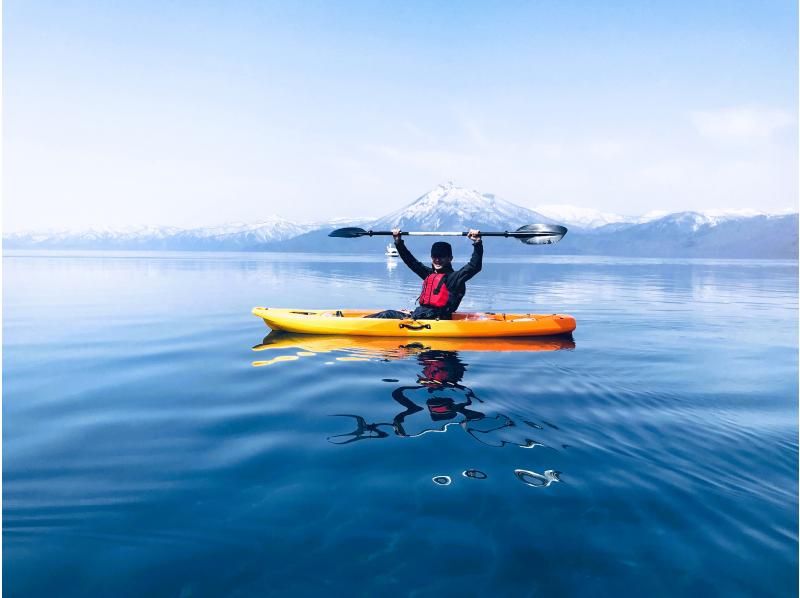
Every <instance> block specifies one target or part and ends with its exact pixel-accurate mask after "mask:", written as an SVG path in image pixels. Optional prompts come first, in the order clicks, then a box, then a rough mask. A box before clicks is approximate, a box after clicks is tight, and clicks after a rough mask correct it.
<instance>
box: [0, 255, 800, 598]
mask: <svg viewBox="0 0 800 598" xmlns="http://www.w3.org/2000/svg"><path fill="white" fill-rule="evenodd" d="M503 242H504V241H503ZM501 243H502V242H497V243H489V242H487V256H491V255H492V252H493V251H499V248H501V247H502V244H501ZM531 255H532V257H531V258H530V259H529V260H527V261H521V260H519V259H514V260H491V259H487V263H486V264H485V266H484V271H483V272H482V273H481V274H479V275H478V277H476V278H475V279H473V281H472V282H471V283H470V285H469V292H468V295H467V298H466V299H465V300H464V303H463V305H462V309H465V310H467V309H476V310H481V311H503V310H507V311H515V310H517V311H533V312H541V313H552V312H563V313H570V314H572V315H574V316H575V317H576V318H577V320H578V329H577V330H576V332H575V334H574V338H573V339H572V341H568V340H567V341H561V342H540V343H535V342H532V343H527V344H523V345H521V346H517V347H512V348H511V349H509V350H497V351H490V350H482V347H481V346H475V345H474V344H473V345H467V346H452V345H448V346H445V347H437V346H435V345H434V344H433V343H432V344H431V345H430V346H424V345H423V346H413V345H412V346H404V347H401V345H402V344H403V343H402V342H397V343H391V342H389V343H388V344H387V343H384V344H382V345H381V344H379V345H377V346H364V345H363V344H361V345H359V344H355V345H353V346H348V345H346V344H342V343H341V342H339V343H338V344H337V342H336V341H330V342H329V343H328V344H327V345H325V344H320V343H319V342H318V343H317V344H316V345H314V344H313V343H310V344H309V343H306V344H305V345H303V346H295V347H292V346H287V345H284V344H282V343H284V342H288V341H286V339H283V341H282V340H281V339H277V341H275V339H274V338H273V337H270V338H269V339H267V343H269V344H267V345H266V346H265V345H264V344H263V343H264V337H265V335H266V334H267V333H268V332H269V330H268V329H267V328H266V327H265V326H264V324H263V322H262V321H261V320H259V319H257V318H255V317H253V316H251V315H250V309H251V308H252V307H253V306H256V305H264V306H273V307H305V308H339V307H365V308H375V309H376V310H378V309H383V308H403V307H409V306H410V305H411V299H412V298H413V297H415V295H416V293H417V292H418V286H419V280H418V279H416V278H415V277H414V275H413V274H412V273H410V272H409V271H407V270H406V269H405V267H404V266H403V265H402V264H400V265H399V266H398V265H396V264H393V262H389V261H387V258H384V257H383V256H361V257H352V256H304V255H299V254H294V255H292V254H192V253H149V254H145V253H142V254H134V253H116V254H98V253H49V254H46V253H40V254H33V253H30V252H29V253H7V254H6V257H5V258H4V262H3V264H4V297H3V300H4V322H3V335H4V336H3V590H4V592H5V595H7V596H25V597H27V596H175V597H181V598H186V597H190V596H221V595H224V596H269V595H312V594H320V593H324V594H325V595H334V596H340V595H341V596H377V595H414V596H434V595H442V594H444V595H461V596H477V595H481V596H487V595H494V596H539V595H566V596H570V595H572V596H587V595H588V596H603V595H615V594H616V595H661V596H674V595H708V596H713V595H753V596H755V595H758V596H770V595H771V596H787V595H795V594H796V593H797V566H798V543H797V529H798V496H797V487H798V479H797V471H798V429H797V398H798V382H797V381H798V338H797V330H798V305H797V290H798V277H797V272H798V269H797V263H796V262H777V261H764V262H748V261H696V260H682V261H679V260H636V259H628V260H626V259H619V258H608V259H603V258H570V257H559V258H551V257H547V256H546V254H545V253H544V252H537V248H532V250H531ZM542 256H544V257H542ZM464 257H465V256H461V258H460V259H459V257H458V256H457V261H460V262H461V263H463V259H464ZM393 266H394V267H393ZM295 344H300V343H295ZM253 347H256V348H257V349H258V350H254V349H253ZM505 349H508V348H507V347H506V348H505ZM465 472H466V474H465ZM437 482H439V483H437Z"/></svg>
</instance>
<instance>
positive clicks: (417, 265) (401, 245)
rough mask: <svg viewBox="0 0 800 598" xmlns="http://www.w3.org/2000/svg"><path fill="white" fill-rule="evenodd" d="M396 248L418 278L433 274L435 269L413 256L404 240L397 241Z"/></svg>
mask: <svg viewBox="0 0 800 598" xmlns="http://www.w3.org/2000/svg"><path fill="white" fill-rule="evenodd" d="M394 246H395V247H397V253H399V254H400V259H402V260H403V263H404V264H405V265H406V266H408V267H409V268H411V269H412V270H413V271H414V273H415V274H416V275H417V276H419V277H420V278H427V276H428V274H430V273H431V272H433V268H429V267H427V266H426V265H424V264H423V263H422V262H420V261H419V260H418V259H417V258H415V257H414V256H413V255H412V253H411V252H410V251H409V250H408V247H406V244H405V242H404V241H403V239H400V240H399V241H395V243H394ZM465 267H466V266H465ZM478 270H480V266H478Z"/></svg>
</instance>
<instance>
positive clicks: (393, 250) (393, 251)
mask: <svg viewBox="0 0 800 598" xmlns="http://www.w3.org/2000/svg"><path fill="white" fill-rule="evenodd" d="M386 255H388V256H389V257H398V256H399V255H400V254H399V253H398V252H397V247H395V246H394V243H389V244H388V245H387V246H386Z"/></svg>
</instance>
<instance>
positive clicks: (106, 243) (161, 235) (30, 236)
mask: <svg viewBox="0 0 800 598" xmlns="http://www.w3.org/2000/svg"><path fill="white" fill-rule="evenodd" d="M318 227H319V224H300V223H297V222H292V221H290V220H286V219H284V218H280V217H277V216H271V217H268V218H266V219H265V220H262V221H261V222H257V223H255V224H252V223H250V224H247V223H231V224H225V225H221V226H213V227H203V228H193V229H180V228H176V227H169V226H166V227H158V226H140V227H125V228H120V229H114V228H90V229H86V230H77V231H73V230H49V231H38V232H37V231H32V232H20V233H10V234H6V235H4V236H3V244H4V246H5V247H6V248H9V249H14V248H30V249H33V248H35V249H185V250H198V249H204V250H211V251H213V250H237V249H247V248H249V247H252V246H254V245H260V244H265V243H275V242H279V241H283V240H286V239H291V238H293V237H297V236H298V235H302V234H303V233H306V232H308V231H309V230H314V229H316V228H318Z"/></svg>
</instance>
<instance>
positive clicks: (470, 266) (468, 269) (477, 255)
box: [454, 241, 483, 284]
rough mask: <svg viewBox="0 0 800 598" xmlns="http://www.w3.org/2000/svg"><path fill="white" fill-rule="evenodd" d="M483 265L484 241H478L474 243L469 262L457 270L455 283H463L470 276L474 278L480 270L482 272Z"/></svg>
mask: <svg viewBox="0 0 800 598" xmlns="http://www.w3.org/2000/svg"><path fill="white" fill-rule="evenodd" d="M482 267H483V241H479V242H478V243H473V244H472V257H470V258H469V262H467V263H466V264H465V265H464V266H462V267H461V269H460V270H457V271H456V272H455V273H454V274H455V277H454V278H455V281H454V282H455V284H462V283H465V282H467V281H468V280H469V279H470V278H472V277H473V276H475V275H476V274H477V273H478V272H480V271H481V268H482Z"/></svg>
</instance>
